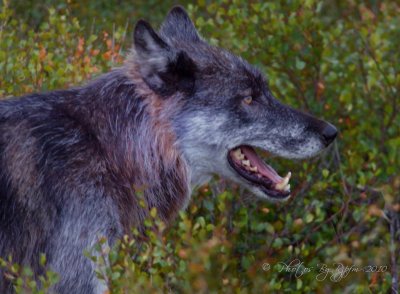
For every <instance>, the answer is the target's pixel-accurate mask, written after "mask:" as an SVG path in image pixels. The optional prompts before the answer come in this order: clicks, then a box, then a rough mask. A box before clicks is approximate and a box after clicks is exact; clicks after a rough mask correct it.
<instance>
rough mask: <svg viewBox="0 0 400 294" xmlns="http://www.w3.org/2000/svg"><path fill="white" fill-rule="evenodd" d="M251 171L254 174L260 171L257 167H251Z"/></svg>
mask: <svg viewBox="0 0 400 294" xmlns="http://www.w3.org/2000/svg"><path fill="white" fill-rule="evenodd" d="M250 170H251V171H252V172H257V171H258V168H257V167H256V166H251V167H250Z"/></svg>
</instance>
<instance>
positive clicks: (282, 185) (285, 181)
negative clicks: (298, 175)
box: [275, 172, 292, 190]
mask: <svg viewBox="0 0 400 294" xmlns="http://www.w3.org/2000/svg"><path fill="white" fill-rule="evenodd" d="M291 176H292V173H291V172H288V174H287V175H286V176H285V177H284V178H283V179H282V181H281V182H280V183H278V184H276V185H275V189H277V190H283V189H284V188H285V187H286V186H287V184H288V183H289V180H290V177H291Z"/></svg>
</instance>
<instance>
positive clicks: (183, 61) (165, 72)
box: [134, 20, 196, 96]
mask: <svg viewBox="0 0 400 294" xmlns="http://www.w3.org/2000/svg"><path fill="white" fill-rule="evenodd" d="M134 41H135V51H136V55H137V60H136V61H137V63H138V65H139V71H140V74H141V75H142V77H143V79H144V81H145V82H146V83H147V85H148V86H149V87H150V88H151V89H152V90H153V91H155V92H157V93H158V94H160V95H162V96H169V95H172V94H173V93H175V92H177V91H181V92H186V93H188V92H191V91H192V89H193V85H194V74H195V71H196V66H195V64H194V62H193V61H192V59H191V58H190V57H189V56H188V55H187V53H185V52H184V51H177V50H175V49H173V48H171V47H170V46H169V45H168V44H167V43H166V42H165V41H164V40H163V39H162V38H161V37H160V36H159V35H158V34H157V33H156V32H155V31H154V30H153V28H152V27H151V26H150V24H149V23H147V22H146V21H144V20H139V21H138V22H137V24H136V27H135V32H134Z"/></svg>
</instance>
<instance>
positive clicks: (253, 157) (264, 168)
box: [240, 146, 282, 183]
mask: <svg viewBox="0 0 400 294" xmlns="http://www.w3.org/2000/svg"><path fill="white" fill-rule="evenodd" d="M240 149H241V150H242V153H243V154H244V155H245V156H246V158H247V159H248V160H250V162H251V165H252V166H256V167H257V169H258V173H260V174H262V175H263V176H265V177H267V178H269V179H270V180H271V181H273V182H274V183H280V182H281V181H282V177H281V176H279V175H278V173H277V172H276V171H275V170H274V169H273V168H272V167H270V166H269V165H268V164H266V163H265V162H264V161H262V160H261V159H260V158H259V157H258V156H257V153H256V152H255V151H254V149H253V148H252V147H250V146H241V147H240Z"/></svg>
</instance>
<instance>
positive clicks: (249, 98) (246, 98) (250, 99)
mask: <svg viewBox="0 0 400 294" xmlns="http://www.w3.org/2000/svg"><path fill="white" fill-rule="evenodd" d="M243 102H244V103H246V104H247V105H250V104H251V102H253V97H251V96H246V97H244V98H243Z"/></svg>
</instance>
